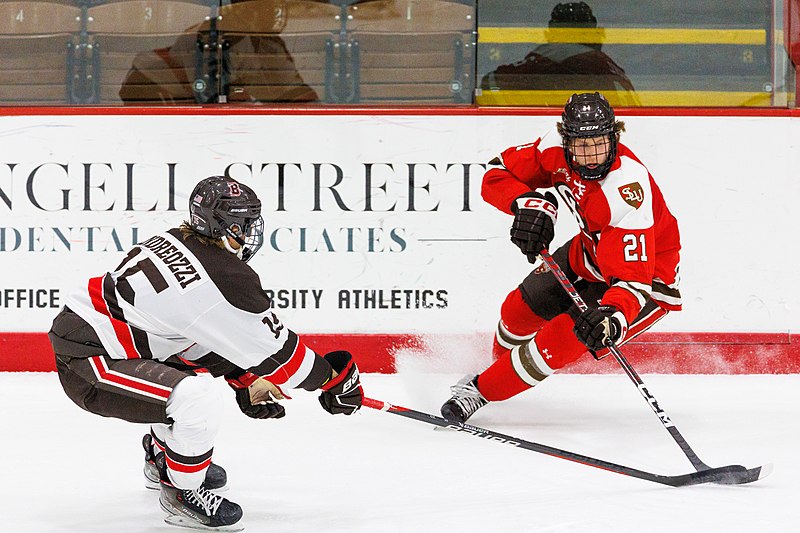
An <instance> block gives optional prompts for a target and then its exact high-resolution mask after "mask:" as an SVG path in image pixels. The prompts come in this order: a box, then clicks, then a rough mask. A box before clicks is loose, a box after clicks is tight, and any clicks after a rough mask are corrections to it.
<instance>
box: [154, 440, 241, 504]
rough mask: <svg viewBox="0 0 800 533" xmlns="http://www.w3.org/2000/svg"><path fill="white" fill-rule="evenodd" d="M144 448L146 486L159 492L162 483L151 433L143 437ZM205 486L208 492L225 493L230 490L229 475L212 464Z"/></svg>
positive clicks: (207, 472) (207, 473)
mask: <svg viewBox="0 0 800 533" xmlns="http://www.w3.org/2000/svg"><path fill="white" fill-rule="evenodd" d="M142 447H143V448H144V486H145V487H147V488H148V489H153V490H159V489H160V488H161V482H160V476H159V475H158V467H157V466H156V454H155V453H153V452H154V451H155V450H154V447H153V436H152V435H150V434H149V433H148V434H146V435H145V436H144V437H142ZM159 453H162V452H159ZM203 485H204V486H205V487H206V488H207V489H208V490H213V491H216V492H224V491H226V490H228V474H227V473H226V472H225V469H224V468H222V467H221V466H219V465H217V464H214V463H211V464H210V465H209V466H208V470H206V479H205V481H203Z"/></svg>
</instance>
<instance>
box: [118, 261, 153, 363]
mask: <svg viewBox="0 0 800 533" xmlns="http://www.w3.org/2000/svg"><path fill="white" fill-rule="evenodd" d="M151 264H152V263H151ZM158 275H159V277H161V274H160V273H159V274H158ZM161 280H162V281H164V278H163V277H161ZM164 283H166V281H164ZM165 288H166V287H165ZM162 290H163V289H162ZM131 292H132V291H131ZM103 299H105V301H106V305H108V311H109V312H110V313H111V316H112V317H113V318H115V319H117V320H119V321H120V322H122V323H123V324H125V325H126V326H127V327H128V329H129V330H130V332H131V337H132V340H133V345H134V349H135V350H136V352H137V355H138V357H140V358H142V359H152V358H153V351H152V350H151V349H150V341H149V340H148V339H147V333H145V332H144V331H143V330H141V329H139V328H137V327H136V326H134V325H132V324H129V323H128V321H127V320H126V319H125V313H123V312H122V308H121V307H120V306H119V300H117V293H116V291H115V287H114V279H113V278H112V277H111V275H110V274H106V275H105V277H104V279H103ZM126 351H127V350H126ZM129 359H130V357H129Z"/></svg>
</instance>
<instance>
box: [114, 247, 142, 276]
mask: <svg viewBox="0 0 800 533" xmlns="http://www.w3.org/2000/svg"><path fill="white" fill-rule="evenodd" d="M141 251H142V249H141V248H139V247H138V246H134V247H133V248H131V249H130V251H129V252H128V255H126V256H125V259H123V260H122V262H121V263H120V264H119V265H117V268H115V269H114V272H116V271H117V270H119V269H120V268H122V266H123V265H124V264H125V263H127V262H128V261H130V260H131V259H133V258H134V257H136V256H137V255H139V252H141Z"/></svg>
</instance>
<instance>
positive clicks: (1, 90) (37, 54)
mask: <svg viewBox="0 0 800 533" xmlns="http://www.w3.org/2000/svg"><path fill="white" fill-rule="evenodd" d="M80 29H81V10H80V8H78V7H76V6H71V5H67V4H65V3H52V2H0V105H58V104H67V103H71V102H72V101H73V100H72V97H71V88H72V86H73V82H74V77H75V76H76V73H75V66H76V61H75V57H76V56H75V54H76V45H77V42H78V41H77V38H78V33H79V31H80Z"/></svg>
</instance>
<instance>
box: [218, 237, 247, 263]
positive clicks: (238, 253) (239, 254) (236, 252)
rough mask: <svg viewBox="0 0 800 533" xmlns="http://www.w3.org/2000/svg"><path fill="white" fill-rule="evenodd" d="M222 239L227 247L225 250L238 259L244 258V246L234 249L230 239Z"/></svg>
mask: <svg viewBox="0 0 800 533" xmlns="http://www.w3.org/2000/svg"><path fill="white" fill-rule="evenodd" d="M220 239H222V245H223V246H225V249H226V250H228V251H229V252H230V253H232V254H233V255H235V256H236V257H238V258H239V259H241V258H242V253H243V252H244V246H239V248H238V249H237V248H234V247H233V246H231V243H230V241H228V237H227V236H225V237H220Z"/></svg>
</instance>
